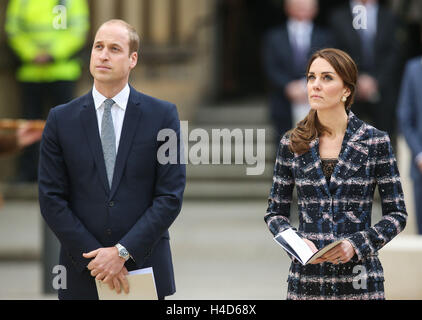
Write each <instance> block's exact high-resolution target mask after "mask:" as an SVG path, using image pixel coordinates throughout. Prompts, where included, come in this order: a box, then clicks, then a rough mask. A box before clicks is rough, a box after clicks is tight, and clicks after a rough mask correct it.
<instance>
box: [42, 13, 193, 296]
mask: <svg viewBox="0 0 422 320" xmlns="http://www.w3.org/2000/svg"><path fill="white" fill-rule="evenodd" d="M138 46H139V36H138V35H137V33H136V31H135V30H134V29H133V27H131V26H130V25H128V24H127V23H126V22H124V21H122V20H110V21H108V22H106V23H104V24H103V25H102V26H101V27H100V28H99V29H98V31H97V34H96V36H95V40H94V44H93V47H92V52H91V62H90V71H91V74H92V76H93V78H94V86H93V89H92V91H91V92H89V93H88V94H86V95H84V96H82V97H80V98H78V99H75V100H73V101H71V102H69V103H67V104H64V105H60V106H57V107H55V108H53V109H52V110H51V111H50V113H49V116H48V119H47V123H46V126H45V130H44V133H43V138H42V142H41V152H40V166H39V201H40V207H41V213H42V215H43V217H44V219H45V220H46V222H47V224H48V225H49V226H50V228H51V229H52V230H53V231H54V233H55V234H56V236H57V238H58V239H59V240H60V243H61V251H60V265H63V266H64V267H65V268H66V276H67V279H66V287H61V288H60V289H59V292H58V294H59V299H98V295H97V291H96V286H95V278H96V279H98V280H102V281H103V282H105V283H107V284H108V285H109V286H110V287H111V288H112V289H115V290H116V291H117V292H120V291H121V289H122V288H123V289H124V290H125V291H127V290H130V288H128V283H127V279H126V274H127V272H128V270H129V271H130V270H134V269H139V268H145V267H152V268H153V272H154V276H155V283H156V287H157V292H158V297H159V298H160V299H163V298H164V297H165V296H168V295H171V294H173V293H174V292H175V281H174V274H173V265H172V258H171V252H170V245H169V232H168V228H169V227H170V225H171V224H172V223H173V221H174V220H175V219H176V217H177V216H178V214H179V212H180V210H181V206H182V198H183V192H184V188H185V182H186V171H185V166H184V164H180V163H178V164H170V163H168V164H163V162H162V161H158V158H157V151H158V150H159V148H160V146H161V145H162V144H163V143H165V142H163V141H158V140H157V135H158V133H159V132H160V130H162V129H172V130H173V131H174V132H175V133H176V134H177V142H178V144H177V146H174V147H176V148H177V151H178V153H179V152H180V150H181V146H180V122H179V119H178V114H177V110H176V106H175V105H174V104H171V103H169V102H165V101H162V100H159V99H156V98H153V97H150V96H147V95H145V94H142V93H140V92H138V91H136V90H135V89H133V88H132V87H131V86H129V85H128V79H129V74H130V71H131V70H132V69H133V68H134V67H135V66H136V63H137V59H138V53H137V51H138Z"/></svg>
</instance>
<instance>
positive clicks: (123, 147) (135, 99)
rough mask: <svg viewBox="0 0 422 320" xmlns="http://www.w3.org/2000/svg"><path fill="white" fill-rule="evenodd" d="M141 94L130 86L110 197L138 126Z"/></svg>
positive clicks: (120, 176) (114, 190)
mask: <svg viewBox="0 0 422 320" xmlns="http://www.w3.org/2000/svg"><path fill="white" fill-rule="evenodd" d="M140 103H141V95H140V94H139V93H138V92H136V91H135V90H134V89H133V88H132V87H130V95H129V100H128V103H127V107H126V112H125V117H124V120H123V127H122V133H121V136H120V141H119V149H118V151H117V157H116V164H115V166H114V173H113V182H112V184H111V192H110V198H112V197H113V196H114V193H115V192H116V190H117V187H118V186H119V183H120V180H121V178H122V174H123V171H124V168H125V165H126V160H127V157H128V155H129V151H130V148H131V146H132V141H133V137H134V136H135V132H136V130H137V128H138V124H139V119H140V116H141V107H140Z"/></svg>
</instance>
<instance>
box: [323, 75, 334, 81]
mask: <svg viewBox="0 0 422 320" xmlns="http://www.w3.org/2000/svg"><path fill="white" fill-rule="evenodd" d="M324 80H333V78H332V77H331V76H324Z"/></svg>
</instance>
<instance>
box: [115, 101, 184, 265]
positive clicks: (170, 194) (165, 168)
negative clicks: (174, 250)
mask: <svg viewBox="0 0 422 320" xmlns="http://www.w3.org/2000/svg"><path fill="white" fill-rule="evenodd" d="M162 129H171V131H172V132H174V133H175V134H176V137H177V138H176V139H177V159H180V153H181V152H183V146H182V145H181V143H182V140H180V121H179V117H178V114H177V109H176V106H175V105H172V107H171V110H169V111H168V112H167V113H166V119H165V121H164V123H163V128H162ZM163 143H164V142H163ZM185 184H186V167H185V164H184V163H180V161H177V163H175V164H174V163H171V162H170V163H167V164H161V163H159V162H158V161H157V169H156V181H155V190H154V199H153V202H152V205H151V206H150V207H149V208H148V209H147V210H146V211H145V213H144V214H143V215H142V216H141V217H140V218H139V219H138V221H136V223H135V224H134V226H133V227H132V228H131V229H130V230H129V232H128V233H127V234H126V235H125V236H124V237H123V238H122V239H121V240H120V241H119V243H120V244H122V245H123V246H124V247H125V248H126V249H127V250H128V251H129V253H130V255H131V256H132V257H133V259H134V260H135V261H136V264H137V265H143V264H144V262H145V260H146V259H147V258H148V257H149V254H150V253H151V250H152V249H153V247H154V245H155V244H156V243H157V242H158V241H159V240H160V238H161V237H162V235H163V234H164V233H165V232H166V231H167V230H168V228H169V227H170V226H171V224H172V223H173V221H174V220H175V219H176V217H177V216H178V214H179V212H180V210H181V207H182V200H183V193H184V189H185Z"/></svg>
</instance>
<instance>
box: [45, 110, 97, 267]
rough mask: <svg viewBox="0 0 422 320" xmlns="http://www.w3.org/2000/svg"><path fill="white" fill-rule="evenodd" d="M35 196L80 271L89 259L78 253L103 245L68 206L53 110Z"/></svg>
mask: <svg viewBox="0 0 422 320" xmlns="http://www.w3.org/2000/svg"><path fill="white" fill-rule="evenodd" d="M38 197H39V202H40V209H41V214H42V216H43V217H44V219H45V221H46V223H47V224H48V226H49V227H50V228H51V230H52V231H53V232H54V233H55V235H56V236H57V238H58V239H59V240H60V243H61V245H62V247H63V248H64V249H65V250H66V251H67V254H68V255H69V256H70V258H71V261H72V262H73V263H74V264H75V266H76V268H77V269H78V270H79V271H81V272H82V270H84V269H85V268H86V267H87V265H88V263H89V262H90V259H85V258H84V257H83V256H82V253H84V252H85V253H86V252H90V251H92V250H95V249H98V248H100V247H103V245H101V243H99V242H98V240H97V239H96V238H95V237H94V236H93V235H92V234H91V233H90V232H89V231H88V230H87V229H86V227H85V226H84V225H83V224H82V223H81V221H80V220H79V219H78V217H77V216H76V215H75V213H74V212H72V210H71V208H70V207H69V178H68V172H67V169H66V164H65V162H64V159H63V155H62V149H61V146H60V142H59V137H58V133H57V120H56V117H55V109H52V110H51V111H50V113H49V115H48V118H47V122H46V126H45V129H44V132H43V137H42V140H41V149H40V162H39V178H38Z"/></svg>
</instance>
